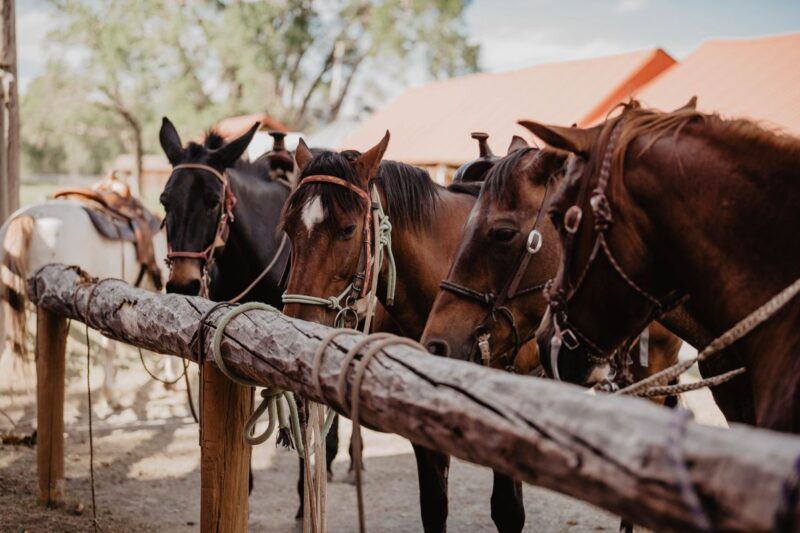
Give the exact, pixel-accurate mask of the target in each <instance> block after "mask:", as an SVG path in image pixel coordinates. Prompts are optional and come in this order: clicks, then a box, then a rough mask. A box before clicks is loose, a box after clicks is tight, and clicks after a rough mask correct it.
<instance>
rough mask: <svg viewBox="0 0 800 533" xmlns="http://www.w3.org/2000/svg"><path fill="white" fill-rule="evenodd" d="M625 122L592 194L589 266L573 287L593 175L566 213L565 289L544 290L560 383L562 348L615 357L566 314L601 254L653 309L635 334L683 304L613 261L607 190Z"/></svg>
mask: <svg viewBox="0 0 800 533" xmlns="http://www.w3.org/2000/svg"><path fill="white" fill-rule="evenodd" d="M622 120H623V119H622V117H620V118H619V119H618V120H617V123H616V124H615V125H614V127H613V129H612V130H611V133H610V135H609V138H608V141H607V144H606V150H605V153H604V154H603V161H602V164H601V167H600V175H599V178H598V181H597V186H596V187H595V188H594V189H592V190H591V196H590V197H589V205H590V206H591V209H592V214H593V216H594V230H595V232H596V236H595V240H594V244H593V245H592V252H591V254H590V255H589V260H588V261H587V262H586V266H584V268H583V270H582V271H581V274H580V276H578V280H577V282H576V283H574V284H573V283H572V281H571V279H570V276H569V273H570V266H571V262H572V260H573V256H574V253H573V248H574V247H575V235H576V234H577V232H578V230H579V229H580V224H581V220H582V219H583V211H582V209H581V207H580V206H581V205H582V204H583V201H584V200H585V198H586V196H587V195H589V194H590V191H589V178H590V177H591V175H589V176H582V177H581V178H580V179H581V185H580V189H579V191H578V196H577V198H576V201H575V204H573V205H572V206H571V207H570V208H569V209H567V211H566V213H565V216H564V230H565V231H566V237H565V239H564V251H563V254H564V255H563V257H564V263H563V266H564V268H563V281H562V286H560V287H557V288H555V289H551V287H552V280H551V282H548V286H547V289H546V290H545V297H546V298H547V300H548V306H549V307H550V312H551V314H552V319H553V326H554V328H555V333H554V335H553V338H552V339H551V345H550V350H551V352H550V362H551V365H552V368H553V374H554V376H555V377H556V379H559V377H558V365H557V361H558V354H559V352H560V350H561V346H562V344H563V345H564V346H566V347H567V348H568V349H570V350H576V349H577V348H579V347H580V346H581V345H582V344H583V345H585V346H586V347H587V348H588V354H587V355H588V357H589V359H590V360H591V361H592V362H594V363H595V364H603V363H607V362H609V360H610V359H611V358H612V357H613V355H614V354H613V353H610V354H606V352H607V350H603V349H602V348H600V347H599V345H598V343H596V342H595V341H593V340H592V339H591V338H590V337H589V336H587V335H586V334H584V333H582V332H581V331H580V329H578V328H577V327H576V326H575V324H574V323H572V322H570V320H569V317H568V313H567V308H568V305H569V302H570V301H571V300H572V299H573V298H574V297H575V294H576V293H577V292H578V290H579V289H580V287H581V285H582V284H583V281H584V280H585V279H586V276H587V274H588V273H589V270H590V269H591V267H592V264H594V262H595V260H596V259H597V257H598V256H599V255H600V253H601V252H602V253H603V255H605V257H606V258H607V259H608V262H609V263H610V264H611V266H612V268H613V269H614V272H616V273H617V275H618V276H619V278H620V279H621V280H622V281H623V282H625V284H626V285H627V286H628V287H630V288H631V290H633V292H634V293H636V294H637V295H638V296H639V297H640V298H643V299H644V300H646V301H647V303H648V305H649V306H650V308H651V311H650V313H649V314H648V316H647V317H646V319H645V320H644V322H643V323H642V324H641V327H640V328H638V329H637V330H636V331H642V330H643V329H644V328H645V327H647V325H648V324H649V323H650V322H652V321H653V320H656V319H658V318H659V317H661V316H662V315H663V314H664V313H666V312H668V311H670V310H671V309H673V308H674V307H676V306H677V305H679V304H680V303H681V301H682V300H681V298H679V297H678V296H677V294H670V295H669V296H668V297H667V298H666V299H665V300H661V299H659V298H658V297H656V296H654V295H652V294H650V293H649V292H648V291H646V290H645V289H644V288H642V287H641V286H640V285H639V284H637V283H636V282H635V281H634V280H633V278H632V277H631V276H629V275H628V274H627V273H626V272H625V270H624V269H623V268H622V265H621V264H620V262H619V261H617V259H616V258H615V257H614V254H613V253H612V251H611V248H610V247H609V244H608V237H607V234H608V232H609V230H610V228H611V225H612V223H613V222H614V218H613V216H612V213H611V206H610V204H609V202H608V196H607V195H606V188H607V187H608V181H609V178H610V176H611V160H612V156H613V153H614V148H615V146H616V143H617V141H618V140H619V136H620V133H621V130H622ZM565 286H566V287H565Z"/></svg>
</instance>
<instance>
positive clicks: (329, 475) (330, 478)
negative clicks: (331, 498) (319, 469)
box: [328, 470, 333, 483]
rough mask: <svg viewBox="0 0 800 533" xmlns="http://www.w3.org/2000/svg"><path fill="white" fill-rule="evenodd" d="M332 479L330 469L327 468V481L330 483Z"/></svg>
mask: <svg viewBox="0 0 800 533" xmlns="http://www.w3.org/2000/svg"><path fill="white" fill-rule="evenodd" d="M332 481H333V472H331V471H330V470H328V483H330V482H332Z"/></svg>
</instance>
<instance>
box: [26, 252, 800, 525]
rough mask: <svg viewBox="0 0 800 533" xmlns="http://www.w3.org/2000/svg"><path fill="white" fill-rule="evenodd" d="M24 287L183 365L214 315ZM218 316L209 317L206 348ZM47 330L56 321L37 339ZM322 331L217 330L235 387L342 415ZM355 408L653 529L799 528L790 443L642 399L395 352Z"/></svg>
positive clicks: (61, 279) (193, 301) (252, 315)
mask: <svg viewBox="0 0 800 533" xmlns="http://www.w3.org/2000/svg"><path fill="white" fill-rule="evenodd" d="M29 286H30V293H31V299H32V300H33V301H34V302H35V303H36V304H37V306H39V308H40V309H44V310H45V311H46V312H50V313H54V314H56V315H58V316H63V317H69V318H72V319H77V320H88V322H89V325H90V326H91V327H93V328H96V329H98V330H100V331H101V332H102V333H103V334H104V335H107V336H108V337H111V338H113V339H117V340H120V341H123V342H127V343H130V344H133V345H137V346H140V347H142V348H147V349H150V350H153V351H156V352H159V353H166V354H174V355H177V356H180V357H184V358H187V359H191V360H193V361H196V355H195V353H194V352H193V350H192V348H191V346H190V343H191V339H192V337H193V335H195V333H196V331H197V328H198V321H199V320H200V318H201V317H202V316H203V315H204V314H205V313H206V312H207V311H208V310H209V309H210V308H211V307H212V305H213V303H212V302H209V301H207V300H204V299H201V298H193V297H183V296H177V295H159V294H154V293H150V292H146V291H142V290H138V289H135V288H132V287H130V286H128V285H126V284H124V283H122V282H118V281H105V282H102V283H100V284H99V285H96V284H95V283H93V282H91V281H89V280H87V279H86V278H85V277H84V276H82V275H81V274H80V273H78V272H76V271H75V270H73V269H70V268H68V267H64V266H60V265H50V266H47V267H45V268H44V269H42V270H41V271H39V272H38V273H37V274H35V275H34V276H32V277H31V278H30V279H29ZM90 296H91V305H89V301H88V300H89V298H90ZM224 313H225V310H224V309H220V310H216V311H214V312H213V313H211V314H210V315H209V316H208V317H207V319H206V321H205V322H206V324H207V327H206V328H204V329H205V333H204V343H205V345H206V346H210V345H211V339H212V337H213V334H214V331H215V324H216V323H217V322H218V320H219V319H220V318H221V317H222V315H223V314H224ZM57 327H60V324H58V323H57V322H55V323H53V324H52V325H47V327H46V328H44V331H47V332H48V333H49V332H51V331H52V329H54V328H57ZM62 329H63V328H62ZM329 331H330V330H329V328H326V327H323V326H320V325H317V324H312V323H308V322H303V321H301V320H296V319H292V318H289V317H286V316H285V315H282V314H279V313H270V312H266V311H251V312H248V313H247V314H246V315H243V316H239V317H237V318H236V319H234V320H233V322H231V323H230V324H229V325H228V327H227V328H226V331H225V335H224V338H223V342H222V354H223V357H224V359H225V361H226V362H227V364H228V366H229V367H230V368H231V369H233V370H234V371H235V372H237V373H239V374H241V375H242V376H245V377H248V378H250V379H253V380H255V381H257V382H259V383H263V384H264V385H272V386H278V387H282V388H287V389H291V390H294V391H296V392H298V393H300V394H302V395H304V396H306V397H308V398H310V399H312V400H315V401H319V402H324V403H327V404H328V405H331V406H333V407H334V408H335V409H337V410H339V411H341V412H344V408H343V406H342V405H340V404H339V401H338V399H337V396H338V394H337V381H338V378H339V375H340V372H341V365H342V361H343V358H344V355H345V353H346V351H347V350H348V349H349V348H350V347H351V346H353V345H354V344H355V342H356V341H357V340H358V339H359V338H360V337H357V336H344V335H343V336H340V337H338V338H337V339H336V341H335V342H334V343H332V344H331V345H329V347H328V348H327V349H326V351H325V355H324V359H323V362H322V365H321V371H320V378H321V381H322V393H323V395H322V396H320V395H318V393H317V392H316V389H315V386H314V384H313V383H312V370H311V369H312V361H313V356H314V352H315V351H316V349H317V347H318V346H319V339H321V338H322V337H323V336H325V335H326V334H327V333H328V332H329ZM41 332H42V330H40V335H41ZM42 342H46V341H42V340H40V344H41V343H42ZM206 357H207V358H210V355H206ZM53 373H54V374H55V375H57V374H58V370H57V369H56V370H54V372H53ZM349 374H350V378H349V381H348V383H351V381H352V372H349ZM348 389H349V385H348ZM347 393H348V397H349V394H350V391H349V390H348V391H347ZM62 394H63V393H62ZM40 397H41V396H40ZM360 397H361V407H360V410H361V413H362V416H361V417H362V420H363V422H364V423H366V424H368V425H370V426H372V427H375V428H377V429H380V430H382V431H387V432H393V433H397V434H399V435H402V436H404V437H406V438H408V439H410V440H412V441H414V442H417V443H420V444H423V445H425V446H428V447H430V448H434V449H437V450H440V451H442V452H446V453H449V454H451V455H453V456H456V457H460V458H462V459H465V460H467V461H471V462H474V463H478V464H481V465H485V466H489V467H491V468H494V469H495V470H498V471H501V472H504V473H506V474H509V475H511V476H514V477H516V478H518V479H521V480H523V481H525V482H528V483H531V484H534V485H539V486H542V487H547V488H549V489H553V490H556V491H559V492H562V493H564V494H567V495H570V496H573V497H576V498H580V499H582V500H585V501H587V502H590V503H592V504H595V505H597V506H600V507H603V508H605V509H607V510H609V511H611V512H613V513H616V514H619V515H621V516H623V517H625V518H627V519H629V520H631V521H633V522H635V523H637V524H641V525H643V526H647V527H650V528H653V529H656V530H659V531H664V530H681V531H686V530H692V529H698V528H699V526H700V521H701V516H702V515H705V516H706V517H707V519H708V522H709V523H710V525H711V527H712V528H713V529H717V530H739V531H745V530H746V531H768V530H771V529H773V527H774V525H775V519H776V516H778V515H779V514H780V515H782V516H786V517H787V518H788V520H789V524H790V529H793V530H796V529H798V527H799V526H798V524H800V521H799V520H800V516H798V515H800V506H799V505H798V499H797V497H796V496H797V486H796V481H794V482H793V481H792V480H793V479H795V480H796V463H797V460H798V457H800V438H797V437H794V436H790V435H783V434H779V433H774V432H769V431H764V430H756V429H753V428H749V427H744V426H737V425H735V426H734V427H732V428H731V429H729V430H725V429H719V428H711V427H705V426H701V425H698V424H696V423H694V422H691V421H686V420H685V418H684V417H683V416H681V414H680V412H673V411H670V410H668V409H663V408H659V407H656V406H653V405H651V404H650V403H649V402H646V401H643V400H637V399H632V398H620V397H598V396H590V395H587V394H584V393H583V392H582V391H581V389H579V388H577V387H573V386H569V385H566V384H561V383H555V382H552V381H548V380H541V379H535V378H529V377H520V376H515V375H512V374H509V373H505V372H499V371H494V370H490V369H486V368H482V367H480V366H478V365H474V364H469V363H463V362H458V361H453V360H448V359H443V358H438V357H433V356H431V355H429V354H427V353H423V352H419V351H417V350H414V349H412V348H408V347H401V346H398V347H390V348H387V349H386V350H385V351H384V353H382V354H380V355H378V356H376V358H375V359H374V360H373V361H372V363H371V364H370V366H369V369H368V371H367V373H366V376H365V379H364V382H363V384H362V387H361V395H360ZM205 401H209V399H208V398H206V399H205ZM51 418H52V417H51ZM39 421H40V424H42V423H47V421H46V420H45V421H43V420H42V418H41V417H40V420H39ZM41 432H42V428H41V427H40V435H41ZM237 438H238V436H237ZM40 439H41V436H40ZM51 455H52V453H51ZM53 471H56V472H57V469H54V470H53ZM42 475H49V471H48V472H40V476H42ZM40 483H41V482H40ZM240 497H241V496H240ZM245 505H246V504H245ZM245 508H246V507H245ZM780 508H786V511H785V513H779V512H778V510H779V509H780ZM368 518H369V517H368ZM373 519H374V518H373Z"/></svg>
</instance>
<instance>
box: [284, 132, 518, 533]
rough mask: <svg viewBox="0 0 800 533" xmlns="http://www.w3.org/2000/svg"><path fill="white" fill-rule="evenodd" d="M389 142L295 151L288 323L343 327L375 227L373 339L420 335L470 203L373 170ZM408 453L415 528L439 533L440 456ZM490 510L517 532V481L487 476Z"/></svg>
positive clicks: (365, 282)
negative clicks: (414, 478)
mask: <svg viewBox="0 0 800 533" xmlns="http://www.w3.org/2000/svg"><path fill="white" fill-rule="evenodd" d="M388 142H389V135H388V133H387V134H386V136H385V137H384V138H383V139H382V140H381V141H380V142H379V143H378V144H377V145H376V146H374V147H373V148H371V149H369V150H368V151H366V152H364V153H363V154H362V153H359V152H356V151H346V152H342V153H334V152H325V153H321V154H318V155H316V156H312V154H311V153H310V152H309V151H308V149H307V148H306V146H305V144H304V143H303V142H301V143H300V145H299V147H298V149H297V152H296V158H297V162H298V165H299V167H300V176H299V182H298V183H299V184H298V187H297V189H296V191H295V192H294V193H293V195H292V197H291V198H290V199H289V201H288V202H287V204H286V209H285V211H284V214H283V228H284V230H285V231H286V232H287V234H288V235H289V236H290V238H291V241H292V262H291V271H290V274H289V279H288V285H287V289H286V294H284V302H285V307H284V312H285V313H286V314H287V315H289V316H294V317H298V318H302V319H305V320H311V321H314V322H318V323H321V324H327V325H334V324H335V323H339V325H341V320H340V321H337V317H338V318H340V319H341V318H343V317H344V316H345V315H346V314H347V313H349V311H347V309H349V308H350V307H355V300H357V299H358V298H359V297H361V296H363V295H364V293H365V292H368V291H369V287H370V280H369V276H370V273H369V268H368V267H366V266H365V265H369V264H370V263H371V261H372V260H374V257H372V254H370V253H369V252H365V250H369V249H371V242H370V241H369V239H370V238H371V237H370V235H371V232H372V229H371V228H372V227H374V226H375V225H378V226H379V228H381V229H382V233H381V237H380V242H381V243H385V244H386V245H388V248H384V250H385V253H384V261H383V263H382V265H381V269H380V271H379V272H378V279H377V280H375V281H376V282H377V296H378V299H379V301H380V303H381V304H382V307H381V308H379V309H383V310H384V312H385V314H384V315H383V316H381V315H376V318H377V322H376V323H375V324H374V328H373V331H391V332H393V333H399V334H401V335H403V336H406V337H409V338H411V339H418V338H419V337H420V336H421V334H422V331H423V329H424V327H425V323H426V321H427V318H428V313H429V311H430V309H431V306H432V305H433V300H434V298H435V297H436V293H437V291H438V287H439V282H440V281H441V280H442V278H444V276H445V274H446V273H447V268H448V266H449V264H450V261H451V260H452V258H453V256H454V254H455V251H456V249H457V247H458V244H459V242H460V240H461V236H462V226H463V224H464V222H465V221H466V219H467V216H468V214H469V212H470V210H471V209H472V206H473V204H474V203H475V196H474V194H467V193H465V192H456V190H450V189H447V188H444V187H441V186H439V185H437V184H435V183H434V182H433V181H432V180H431V178H430V176H429V175H428V173H427V172H425V171H424V170H421V169H419V168H415V167H412V166H410V165H405V164H403V163H398V162H394V161H382V158H383V154H384V151H385V150H386V147H387V145H388ZM478 187H479V185H475V186H473V189H474V190H477V189H478ZM466 188H468V187H466V186H465V187H461V189H462V190H463V189H466ZM389 228H390V229H389ZM365 230H366V231H365ZM387 230H388V231H387ZM365 244H366V246H365ZM395 274H396V277H395ZM373 286H375V285H373ZM349 306H350V307H349ZM414 452H415V456H416V459H417V471H418V475H419V483H420V505H421V514H422V523H423V528H424V530H425V531H444V530H445V529H446V520H447V472H448V466H449V457H448V456H446V455H443V454H441V453H438V452H435V451H432V450H429V449H426V448H425V447H423V446H420V445H417V444H414ZM491 506H492V518H493V520H494V521H495V524H496V525H497V527H498V529H499V530H500V531H520V530H521V529H522V527H523V525H524V520H525V512H524V508H523V504H522V486H521V484H520V483H519V482H517V481H514V480H512V479H510V478H508V477H507V476H504V475H501V474H498V473H495V477H494V490H493V493H492V498H491Z"/></svg>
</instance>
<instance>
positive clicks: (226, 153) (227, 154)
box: [210, 122, 261, 169]
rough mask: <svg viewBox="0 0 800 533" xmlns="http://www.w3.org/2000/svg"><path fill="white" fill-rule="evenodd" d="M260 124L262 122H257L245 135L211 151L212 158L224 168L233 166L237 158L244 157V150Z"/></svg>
mask: <svg viewBox="0 0 800 533" xmlns="http://www.w3.org/2000/svg"><path fill="white" fill-rule="evenodd" d="M260 126H261V124H260V123H259V122H256V123H255V124H253V127H252V128H250V129H249V130H247V131H246V132H245V133H244V134H243V135H241V136H240V137H237V138H236V139H234V140H232V141H231V142H229V143H227V144H225V145H223V146H220V147H219V148H217V149H216V150H214V151H213V152H211V157H210V160H211V161H212V162H213V163H216V164H217V165H219V166H220V167H222V168H223V169H225V168H228V167H232V166H233V164H234V163H236V160H238V159H239V158H240V157H242V154H243V153H244V151H245V150H247V146H248V145H249V144H250V141H252V140H253V135H255V134H256V131H258V128H259V127H260Z"/></svg>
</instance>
